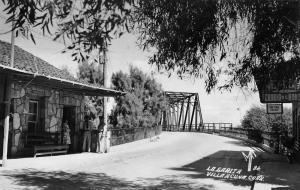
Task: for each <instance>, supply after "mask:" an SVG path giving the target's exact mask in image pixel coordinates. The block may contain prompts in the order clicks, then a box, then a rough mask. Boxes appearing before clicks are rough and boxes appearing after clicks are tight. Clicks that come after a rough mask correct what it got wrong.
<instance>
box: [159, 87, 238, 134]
mask: <svg viewBox="0 0 300 190" xmlns="http://www.w3.org/2000/svg"><path fill="white" fill-rule="evenodd" d="M164 96H165V98H166V100H167V109H166V111H165V112H164V114H163V121H162V124H163V125H162V126H163V131H205V132H218V131H219V130H222V129H223V128H232V124H231V123H204V122H203V118H202V112H201V106H200V99H199V95H198V93H191V92H171V91H166V92H164Z"/></svg>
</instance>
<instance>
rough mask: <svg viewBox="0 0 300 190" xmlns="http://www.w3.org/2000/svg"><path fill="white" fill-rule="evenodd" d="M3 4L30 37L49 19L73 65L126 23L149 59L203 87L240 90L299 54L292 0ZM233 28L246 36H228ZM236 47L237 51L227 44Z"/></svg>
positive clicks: (295, 59)
mask: <svg viewBox="0 0 300 190" xmlns="http://www.w3.org/2000/svg"><path fill="white" fill-rule="evenodd" d="M3 1H4V3H5V5H6V9H5V10H6V12H7V13H8V14H9V15H10V17H9V18H8V20H7V22H12V21H13V20H14V21H15V24H14V29H16V30H17V31H21V32H22V33H23V34H25V35H28V36H30V37H31V38H32V40H33V41H34V37H33V34H32V32H31V27H41V29H42V30H43V31H44V32H48V33H50V29H51V27H49V25H50V26H51V25H52V24H53V23H54V24H53V25H54V28H57V30H56V32H55V38H54V39H58V38H63V39H66V42H67V43H68V45H67V47H68V48H67V50H69V51H73V54H72V56H73V58H74V60H76V61H78V62H82V61H83V60H85V59H91V57H90V53H91V52H92V51H93V50H96V49H100V51H102V52H103V51H106V50H107V46H108V44H109V42H110V40H111V39H112V38H114V37H118V36H120V35H122V34H123V33H124V32H128V31H130V26H131V25H133V26H134V28H136V29H137V31H138V33H137V34H138V35H139V37H140V38H139V39H140V40H139V42H140V45H141V46H142V47H143V48H152V47H154V51H155V52H154V55H153V56H152V57H151V58H150V60H149V63H151V64H155V65H157V67H158V68H159V69H163V70H166V71H169V72H170V73H171V72H173V71H175V72H176V73H177V74H178V75H179V76H184V75H185V74H187V75H188V76H195V77H201V78H204V79H205V84H206V90H207V92H210V91H211V90H212V89H213V88H215V87H218V88H219V89H231V88H232V87H233V86H239V87H245V86H247V85H248V84H249V83H251V82H252V81H253V76H259V75H260V74H263V77H268V76H269V73H272V72H274V70H276V68H277V67H278V65H279V64H281V63H282V62H285V61H286V60H287V58H286V57H288V59H289V60H291V62H292V63H294V65H296V64H295V63H297V62H298V61H299V59H300V58H299V49H298V43H299V31H297V30H296V24H295V23H297V22H296V20H297V16H298V17H299V15H298V12H299V7H300V6H299V5H298V4H299V1H296V0H291V1H288V0H287V1H282V0H273V1H270V0H253V1H248V0H212V1H207V0H198V1H196V0H176V1H168V0H153V1H148V0H124V1H118V0H103V1H98V0H84V1H80V2H77V1H74V0H66V1H65V0H55V1H42V0H36V1H21V0H16V1H6V0H3ZM13 13H14V16H13ZM298 19H299V18H298ZM53 21H54V22H53ZM238 26H242V27H243V28H244V29H245V31H244V33H245V36H242V35H236V36H235V38H236V39H235V41H233V40H231V37H232V34H233V33H234V32H236V34H238V33H240V31H241V30H239V29H238ZM49 28H50V29H49ZM236 45H238V46H239V47H238V51H236V50H233V48H232V47H233V46H236ZM287 53H288V56H287ZM97 61H98V60H95V62H97ZM298 69H299V70H300V68H298ZM279 71H281V70H280V69H279ZM288 72H290V73H293V72H294V69H290V70H289V71H288ZM224 75H225V76H226V77H227V80H226V81H225V82H224V83H223V84H222V83H220V79H223V78H224Z"/></svg>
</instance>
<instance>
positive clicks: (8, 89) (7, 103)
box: [2, 22, 15, 167]
mask: <svg viewBox="0 0 300 190" xmlns="http://www.w3.org/2000/svg"><path fill="white" fill-rule="evenodd" d="M13 27H14V22H12V28H13ZM14 59H15V34H14V30H12V31H11V53H10V66H11V67H14ZM10 93H11V75H10V74H9V75H7V76H6V81H5V120H4V136H3V153H2V167H5V166H6V165H7V150H8V132H9V113H10V102H11V97H10Z"/></svg>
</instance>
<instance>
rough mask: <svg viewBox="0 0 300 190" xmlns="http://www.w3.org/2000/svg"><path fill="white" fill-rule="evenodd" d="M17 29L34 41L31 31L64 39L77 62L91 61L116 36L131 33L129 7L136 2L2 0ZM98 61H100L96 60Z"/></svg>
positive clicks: (131, 0)
mask: <svg viewBox="0 0 300 190" xmlns="http://www.w3.org/2000/svg"><path fill="white" fill-rule="evenodd" d="M3 2H4V4H5V6H6V8H5V11H6V13H7V14H8V15H9V18H8V19H7V22H13V21H14V29H15V30H17V32H18V31H21V32H22V34H24V35H25V36H30V37H31V39H32V40H33V41H34V42H35V40H34V33H33V32H32V30H31V29H32V28H40V29H41V30H42V31H43V33H44V34H45V33H46V34H47V33H48V34H52V33H53V30H54V40H57V39H58V38H61V39H63V40H65V42H66V45H67V50H68V51H72V52H73V53H72V57H73V58H74V60H75V61H78V62H83V61H84V60H86V59H90V53H91V52H92V51H93V50H96V49H97V50H99V49H100V51H101V52H103V51H106V50H107V45H108V44H109V42H110V40H111V39H112V38H113V37H114V36H120V35H122V34H123V33H124V32H125V31H129V27H128V24H129V23H128V22H129V21H128V20H129V19H128V18H129V17H130V13H131V9H130V5H132V4H133V2H134V0H122V1H119V0H103V1H98V0H83V1H75V0H54V1H49V0H34V1H23V0H14V1H10V0H3ZM93 61H94V62H98V59H94V60H93Z"/></svg>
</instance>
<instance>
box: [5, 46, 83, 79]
mask: <svg viewBox="0 0 300 190" xmlns="http://www.w3.org/2000/svg"><path fill="white" fill-rule="evenodd" d="M10 51H11V44H10V43H7V42H3V41H0V64H1V65H5V66H9V64H10ZM14 68H16V69H20V70H24V71H27V72H30V73H38V74H39V75H44V76H50V77H56V78H60V79H65V80H69V81H73V82H80V83H82V84H87V83H85V82H83V81H79V80H78V79H76V78H74V77H73V76H71V75H70V74H69V73H68V72H66V71H63V70H60V69H58V68H56V67H54V66H53V65H51V64H50V63H48V62H46V61H44V60H42V59H41V58H39V57H36V56H34V55H33V54H31V53H29V52H27V51H25V50H23V49H22V48H20V47H18V46H15V60H14Z"/></svg>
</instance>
